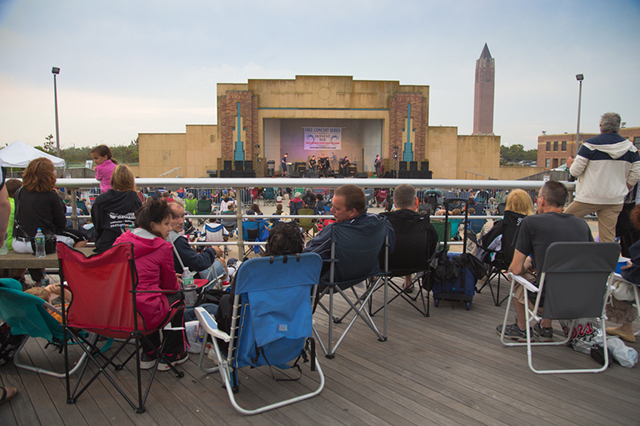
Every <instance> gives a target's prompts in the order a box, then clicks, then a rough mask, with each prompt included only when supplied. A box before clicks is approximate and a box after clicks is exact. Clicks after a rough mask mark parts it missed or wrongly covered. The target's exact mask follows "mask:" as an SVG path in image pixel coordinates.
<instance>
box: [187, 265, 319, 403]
mask: <svg viewBox="0 0 640 426" xmlns="http://www.w3.org/2000/svg"><path fill="white" fill-rule="evenodd" d="M321 268H322V259H321V258H320V256H319V255H317V254H316V253H304V254H298V255H289V256H278V257H262V258H254V259H249V260H247V261H245V262H244V263H243V264H242V266H241V267H240V269H239V270H238V273H237V275H236V284H235V296H234V301H233V316H232V320H231V329H230V331H229V333H226V332H224V331H222V330H219V329H218V325H217V323H216V321H215V319H214V318H213V317H211V315H209V313H208V312H207V311H206V310H204V309H203V308H201V307H197V308H196V316H197V317H198V320H199V321H200V324H201V325H202V327H203V328H204V330H205V331H206V333H207V335H209V336H211V337H212V340H213V348H212V350H214V351H215V354H216V358H217V361H218V366H217V367H213V368H203V366H202V361H203V358H204V352H205V346H206V344H203V345H202V350H201V352H200V360H199V367H200V368H201V369H202V370H203V371H206V372H208V373H209V372H213V371H219V372H220V374H221V376H222V380H223V382H224V386H225V387H226V389H227V394H228V395H229V400H230V401H231V404H232V405H233V407H234V408H235V409H236V410H237V411H238V412H240V413H242V414H247V415H251V414H258V413H262V412H264V411H268V410H272V409H274V408H279V407H282V406H284V405H288V404H292V403H295V402H298V401H302V400H304V399H308V398H311V397H314V396H316V395H318V394H319V393H320V392H321V391H322V388H323V387H324V375H323V373H322V369H321V368H320V363H319V362H318V359H317V357H316V356H315V343H314V340H313V337H312V333H313V332H312V327H313V321H312V308H311V306H312V303H313V298H314V297H315V293H316V286H317V284H318V281H319V278H320V270H321ZM216 338H217V339H221V340H224V341H225V342H227V343H229V350H228V352H227V354H223V353H222V351H221V349H220V347H219V344H218V341H217V340H216ZM205 343H206V342H205ZM301 357H302V359H303V360H304V362H307V361H308V359H309V358H310V360H311V362H310V365H309V367H310V369H311V371H314V370H317V372H318V376H319V384H318V387H317V388H316V389H315V390H313V391H311V392H308V393H306V394H303V395H299V396H296V397H293V398H289V399H286V400H283V401H279V402H275V403H271V404H268V405H265V406H263V407H259V408H255V409H245V408H242V407H240V405H239V404H238V402H237V401H236V397H235V395H234V393H236V392H238V390H239V382H238V369H239V368H242V367H247V366H250V367H262V366H268V367H269V368H270V369H271V370H272V371H271V372H272V375H273V368H278V369H280V370H287V369H290V368H292V367H294V368H295V369H297V370H298V371H299V372H300V374H302V372H301V370H300V367H299V365H298V361H299V360H300V358H301ZM308 357H309V358H308ZM291 363H293V365H291ZM294 380H295V379H294ZM268 398H269V396H266V398H265V399H268Z"/></svg>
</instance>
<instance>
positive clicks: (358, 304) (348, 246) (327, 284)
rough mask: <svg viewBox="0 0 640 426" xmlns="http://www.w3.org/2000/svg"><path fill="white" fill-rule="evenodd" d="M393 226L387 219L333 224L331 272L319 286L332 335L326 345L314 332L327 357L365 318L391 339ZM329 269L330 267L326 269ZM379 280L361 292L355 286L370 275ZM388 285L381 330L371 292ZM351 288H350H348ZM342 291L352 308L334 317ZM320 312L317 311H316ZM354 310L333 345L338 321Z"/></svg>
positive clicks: (323, 277)
mask: <svg viewBox="0 0 640 426" xmlns="http://www.w3.org/2000/svg"><path fill="white" fill-rule="evenodd" d="M388 233H389V226H388V222H387V220H386V219H385V218H383V217H380V218H379V219H378V220H377V221H361V222H356V223H347V222H341V223H334V224H332V225H331V259H330V260H329V261H328V262H329V268H328V271H325V273H324V274H323V276H322V277H321V279H320V285H319V286H318V303H317V307H320V308H321V310H322V311H324V312H325V313H326V314H327V315H328V321H327V322H328V338H327V344H326V345H325V344H324V342H323V341H322V338H321V337H320V335H319V334H318V330H317V328H316V326H315V325H314V328H313V331H314V333H315V335H316V337H317V339H318V342H320V346H321V347H322V351H323V352H324V354H325V355H326V357H327V358H334V357H335V352H336V350H337V349H338V346H340V343H342V341H343V339H344V338H345V337H346V335H347V333H348V332H349V330H350V329H351V327H352V326H353V324H354V322H355V321H356V320H357V319H358V318H361V319H362V321H363V322H364V323H365V324H367V325H368V326H369V328H371V330H372V331H373V332H374V333H375V334H376V336H378V340H380V341H381V342H384V341H386V340H387V277H386V275H385V271H386V270H387V258H388V248H387V245H388V243H387V240H388ZM380 252H383V253H384V254H383V258H384V264H383V268H382V269H381V268H380V263H379V260H378V255H379V254H380ZM325 269H326V268H325ZM372 277H375V280H374V281H373V282H372V283H371V284H370V285H368V286H365V289H364V290H363V291H362V292H360V294H359V293H358V291H357V290H356V288H355V286H356V285H357V284H359V283H361V282H363V281H366V280H368V279H369V278H372ZM380 286H384V327H383V332H382V333H380V331H379V330H378V328H377V327H376V325H375V323H374V322H373V319H372V318H371V316H370V315H369V312H368V311H367V309H366V307H367V304H368V301H369V299H370V297H371V295H372V294H373V293H374V292H375V291H376V290H377V289H378V288H379V287H380ZM348 290H350V291H348ZM335 294H340V295H341V296H342V298H343V299H344V300H345V301H346V302H347V304H348V305H349V308H348V309H347V311H346V312H345V313H344V314H343V315H342V316H340V317H336V316H334V295H335ZM324 296H326V297H327V298H328V299H329V301H328V304H329V306H328V307H326V306H325V305H324V304H323V303H322V301H321V299H322V298H323V297H324ZM316 312H317V311H316ZM351 313H353V316H352V317H351V319H350V320H349V323H348V325H347V327H346V328H345V329H344V330H343V332H342V335H341V336H340V338H339V339H338V341H337V342H336V344H335V345H334V344H333V332H334V324H338V323H340V322H342V320H343V319H344V318H346V317H347V316H349V315H350V314H351Z"/></svg>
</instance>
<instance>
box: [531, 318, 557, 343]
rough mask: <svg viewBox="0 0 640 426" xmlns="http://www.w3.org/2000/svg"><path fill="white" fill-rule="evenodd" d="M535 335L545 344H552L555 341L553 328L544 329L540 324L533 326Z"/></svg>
mask: <svg viewBox="0 0 640 426" xmlns="http://www.w3.org/2000/svg"><path fill="white" fill-rule="evenodd" d="M533 334H535V335H536V336H537V337H538V338H539V340H541V341H543V342H550V341H551V340H552V339H553V328H552V327H542V326H541V325H540V323H539V322H537V323H536V325H534V326H533Z"/></svg>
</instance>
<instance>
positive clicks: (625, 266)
mask: <svg viewBox="0 0 640 426" xmlns="http://www.w3.org/2000/svg"><path fill="white" fill-rule="evenodd" d="M632 266H633V263H631V261H630V260H627V264H626V265H624V266H623V267H622V268H620V269H628V268H631V267H632Z"/></svg>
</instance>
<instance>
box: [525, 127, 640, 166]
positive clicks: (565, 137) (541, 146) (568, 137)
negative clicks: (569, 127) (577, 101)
mask: <svg viewBox="0 0 640 426" xmlns="http://www.w3.org/2000/svg"><path fill="white" fill-rule="evenodd" d="M598 135H599V133H580V143H579V146H578V147H577V148H576V134H575V133H563V134H561V135H541V136H538V167H544V168H545V169H555V168H556V167H559V166H561V165H563V164H565V163H566V162H567V158H569V157H574V158H575V156H576V153H577V152H578V151H579V149H580V145H582V142H584V141H586V140H587V139H589V138H592V137H594V136H598ZM620 136H622V137H625V138H627V139H629V140H631V141H632V142H633V144H634V145H635V146H636V148H638V149H640V127H628V128H623V129H620Z"/></svg>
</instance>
